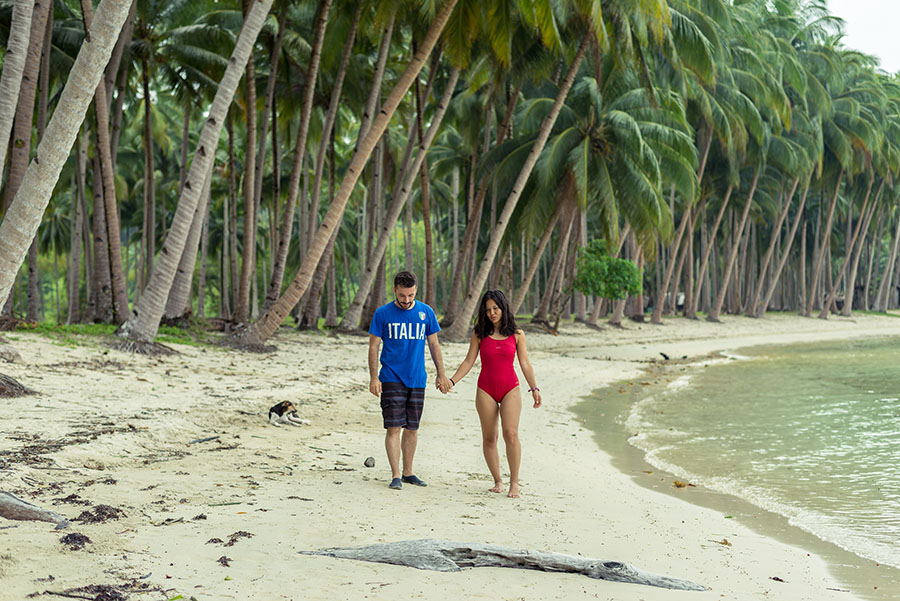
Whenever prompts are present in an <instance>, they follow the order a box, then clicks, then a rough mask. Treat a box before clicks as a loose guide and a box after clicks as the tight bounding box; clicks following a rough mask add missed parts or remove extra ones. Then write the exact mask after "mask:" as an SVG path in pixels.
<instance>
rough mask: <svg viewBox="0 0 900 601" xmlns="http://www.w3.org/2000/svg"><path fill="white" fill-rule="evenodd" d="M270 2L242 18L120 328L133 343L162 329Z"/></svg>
mask: <svg viewBox="0 0 900 601" xmlns="http://www.w3.org/2000/svg"><path fill="white" fill-rule="evenodd" d="M107 1H108V0H107ZM272 2H273V0H256V1H255V2H254V3H253V6H252V7H251V9H250V11H249V13H248V14H247V18H246V19H245V21H244V27H243V28H242V29H241V33H240V36H239V37H238V40H237V43H236V44H235V46H234V51H233V52H232V55H231V59H230V60H229V61H228V67H227V68H226V69H225V74H224V75H223V76H222V81H221V82H220V83H219V88H218V90H217V91H216V96H215V99H214V100H213V103H212V106H211V107H210V110H209V116H208V117H207V118H206V122H205V124H204V126H203V130H202V131H201V132H200V139H199V140H198V142H197V151H196V152H195V153H194V158H193V160H192V161H191V170H190V173H189V174H188V179H187V182H186V183H185V185H184V191H183V192H182V194H181V199H180V200H179V201H178V208H177V209H176V210H175V217H174V218H173V220H172V228H171V229H170V231H169V235H168V236H167V237H166V241H165V243H164V244H163V249H162V251H161V252H160V258H159V262H158V264H157V266H156V268H155V269H154V270H153V275H152V276H151V278H150V282H149V283H148V284H147V288H146V289H145V290H144V294H143V295H142V296H141V300H140V302H139V303H138V306H137V307H136V308H135V315H134V316H133V317H132V318H131V319H129V320H128V321H127V322H125V323H124V324H123V325H122V327H120V328H119V331H118V335H119V336H121V337H123V338H126V339H128V340H129V341H131V342H136V343H151V342H153V339H154V338H155V337H156V332H157V331H158V330H159V320H160V318H161V317H162V315H163V312H164V311H165V307H166V299H167V298H168V296H169V289H170V288H171V287H172V281H173V280H174V279H175V271H176V269H177V267H178V263H179V262H180V261H181V255H182V253H183V251H184V246H185V242H186V240H187V237H188V232H189V230H190V227H191V222H192V221H193V217H194V212H195V210H196V208H197V203H198V200H199V198H200V194H201V192H202V191H203V182H204V180H205V179H206V175H207V171H208V170H209V167H210V164H211V163H212V161H213V160H214V158H215V149H216V147H217V146H218V143H219V133H220V132H221V130H222V124H223V123H224V122H225V116H226V114H227V113H228V107H229V106H230V105H231V101H232V99H233V98H234V93H235V90H236V89H237V86H238V83H239V82H240V80H241V74H242V72H243V70H244V67H245V66H246V64H247V60H248V58H249V57H250V49H251V48H252V46H253V44H254V43H255V42H256V37H257V36H258V35H259V31H260V29H262V26H263V24H264V23H265V19H266V15H267V14H268V13H269V8H270V7H271V6H272Z"/></svg>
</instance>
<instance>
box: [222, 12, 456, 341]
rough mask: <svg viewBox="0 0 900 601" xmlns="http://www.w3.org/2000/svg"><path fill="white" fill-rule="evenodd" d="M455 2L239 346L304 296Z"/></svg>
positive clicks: (267, 330)
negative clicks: (284, 281)
mask: <svg viewBox="0 0 900 601" xmlns="http://www.w3.org/2000/svg"><path fill="white" fill-rule="evenodd" d="M456 3H457V0H448V1H447V2H446V3H445V4H444V5H443V6H442V7H441V10H440V12H439V13H438V14H437V15H435V18H434V20H433V21H432V23H431V26H430V27H429V29H428V32H427V33H426V34H425V36H424V37H423V38H422V40H421V42H420V45H419V47H418V48H417V49H416V52H415V54H414V55H413V58H412V59H411V60H410V62H409V64H408V65H407V68H406V70H405V71H404V72H403V74H402V75H401V76H400V78H399V79H398V80H397V83H396V84H395V86H394V89H393V90H392V91H391V93H390V95H389V96H388V97H387V98H386V99H385V101H384V103H383V104H382V106H381V110H380V112H379V113H378V115H377V116H376V117H375V119H374V120H373V121H372V126H371V127H370V129H369V131H368V132H367V133H366V135H365V136H364V137H363V140H362V142H361V143H360V144H359V147H358V149H357V151H356V152H355V154H354V156H353V159H352V160H351V161H350V165H349V166H348V168H347V172H346V174H345V175H344V178H343V180H342V181H341V185H340V187H339V188H338V190H337V192H336V193H335V196H334V199H333V200H332V201H331V205H330V206H329V208H328V212H327V213H326V215H325V218H324V219H323V221H322V224H321V225H320V226H319V229H318V231H317V232H316V236H315V238H314V239H313V241H312V244H311V245H310V247H309V249H308V251H307V254H306V256H305V257H304V258H303V262H302V264H301V266H300V269H299V270H298V272H297V274H296V276H295V277H294V279H293V281H292V282H291V284H290V285H289V286H288V289H287V290H286V291H285V292H284V294H282V295H281V297H280V298H279V299H278V301H276V302H275V303H274V304H273V305H272V306H271V307H270V308H269V309H268V310H267V311H266V312H265V313H263V314H262V315H261V316H260V318H259V319H258V320H257V321H256V322H255V323H253V324H252V325H251V326H250V327H248V328H244V329H240V330H238V331H236V332H235V334H234V336H235V337H236V338H237V339H238V340H240V341H241V343H242V344H244V345H247V346H250V347H253V346H256V345H262V344H263V343H265V341H266V340H268V338H269V337H270V336H271V335H272V334H274V333H275V330H276V329H277V328H278V326H279V325H280V324H281V322H282V321H283V320H284V318H285V317H286V316H287V314H288V313H289V312H290V310H291V309H292V308H293V307H294V306H295V305H296V304H297V302H298V301H299V300H300V297H301V296H303V293H304V292H306V289H307V287H308V286H309V283H310V280H311V279H312V276H313V273H314V272H315V270H316V267H317V266H318V263H319V260H320V259H321V257H322V253H323V252H324V250H325V246H326V245H327V244H328V240H329V238H330V237H331V233H332V231H334V229H335V228H336V227H338V225H339V223H340V221H341V217H342V216H343V213H344V209H345V208H346V206H347V201H348V200H349V199H350V194H351V193H352V192H353V188H354V186H355V185H356V182H357V180H358V179H359V176H360V175H361V174H362V170H363V168H364V167H365V164H366V163H367V162H368V160H369V157H370V156H371V155H372V150H373V149H374V147H375V144H377V143H378V140H379V139H380V138H381V136H382V135H383V134H384V131H385V129H386V128H387V125H388V122H389V121H390V119H391V117H392V116H393V114H394V111H396V110H397V107H398V106H399V104H400V101H401V100H402V98H403V96H405V95H406V92H407V91H408V90H409V88H410V87H411V86H412V83H413V81H414V80H415V79H416V77H418V75H419V71H421V69H422V67H423V66H424V65H425V61H426V60H427V59H428V56H429V55H430V54H431V51H432V49H433V48H434V45H435V44H436V43H437V41H438V38H439V37H440V34H441V31H443V29H444V26H445V25H446V24H447V21H448V20H449V18H450V14H451V13H452V12H453V9H454V7H455V6H456Z"/></svg>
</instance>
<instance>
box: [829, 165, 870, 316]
mask: <svg viewBox="0 0 900 601" xmlns="http://www.w3.org/2000/svg"><path fill="white" fill-rule="evenodd" d="M874 183H875V175H874V174H872V175H871V176H870V177H869V185H868V186H867V188H866V196H865V199H864V200H863V206H862V208H861V209H860V210H859V219H857V220H856V227H855V228H854V230H853V235H852V237H851V238H850V241H849V242H848V243H847V247H846V249H845V251H844V268H843V269H842V270H841V274H840V276H839V277H837V278H835V279H834V283H833V284H832V286H831V289H830V290H829V291H828V296H827V297H826V300H825V304H824V305H822V310H821V311H819V319H828V313H829V312H830V311H831V306H832V305H833V304H834V299H835V297H836V296H837V289H838V287H840V285H841V282H842V281H843V282H845V283H844V290H845V296H846V289H847V288H848V287H852V286H853V282H852V281H850V280H849V279H848V277H849V275H850V274H849V269H850V264H851V263H852V260H853V252H854V250H855V246H856V241H857V240H858V239H859V233H860V231H862V225H863V221H865V217H864V216H865V215H866V214H867V213H868V209H869V200H870V198H871V194H872V184H874ZM852 218H853V203H852V202H851V203H850V207H849V208H848V211H847V223H848V225H849V223H850V219H852ZM848 233H849V231H848ZM845 237H846V236H845Z"/></svg>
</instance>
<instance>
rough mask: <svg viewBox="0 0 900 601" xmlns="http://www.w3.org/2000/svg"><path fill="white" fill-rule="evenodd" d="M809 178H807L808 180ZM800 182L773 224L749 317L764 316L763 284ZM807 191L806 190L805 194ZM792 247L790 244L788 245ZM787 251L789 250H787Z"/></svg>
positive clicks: (794, 186)
mask: <svg viewBox="0 0 900 601" xmlns="http://www.w3.org/2000/svg"><path fill="white" fill-rule="evenodd" d="M808 181H809V180H807V182H808ZM799 183H800V178H799V177H796V178H794V183H793V184H791V191H790V192H788V195H787V196H786V197H785V199H784V206H783V207H782V209H781V212H780V213H779V214H778V219H777V220H776V222H775V225H773V226H772V239H771V240H769V248H768V249H766V256H765V258H763V262H762V265H761V266H760V268H759V279H758V280H757V282H756V291H755V293H754V294H753V299H752V300H751V301H750V306H749V307H747V316H748V317H762V314H764V313H765V308H764V307H760V306H759V299H760V297H761V296H762V290H763V286H764V285H765V282H766V274H767V272H768V269H769V263H770V262H771V261H772V257H773V256H774V255H775V244H776V243H777V242H778V232H780V231H781V226H782V225H784V220H785V218H786V217H787V214H788V211H789V210H790V208H791V201H792V200H793V198H794V192H796V191H797V185H798V184H799ZM808 186H809V184H808V183H807V190H809V187H808ZM805 194H806V192H805V191H804V195H805ZM799 219H800V215H799V214H798V215H797V220H798V221H799ZM795 223H796V222H795ZM791 235H792V236H793V234H791ZM788 249H790V246H789V247H788ZM785 252H787V251H785ZM775 281H777V278H776V279H775V280H773V284H772V285H770V286H769V288H772V287H773V286H774V282H775Z"/></svg>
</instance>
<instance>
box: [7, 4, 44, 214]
mask: <svg viewBox="0 0 900 601" xmlns="http://www.w3.org/2000/svg"><path fill="white" fill-rule="evenodd" d="M40 4H43V5H44V7H46V6H48V5H49V4H50V2H49V0H48V1H44V0H41V2H40ZM41 10H44V9H43V8H42V7H41V6H36V5H35V0H16V2H15V4H14V5H13V9H12V18H11V20H10V24H9V39H8V40H7V42H6V56H5V58H4V59H3V71H2V74H0V140H3V141H4V142H3V143H2V144H0V174H2V173H3V172H4V169H5V167H6V150H7V144H6V142H5V141H6V140H9V133H10V131H11V130H12V126H13V119H14V118H15V116H16V105H17V102H18V100H19V89H20V88H21V86H22V74H23V72H24V71H25V59H26V58H27V56H28V46H29V44H28V41H29V37H30V35H31V19H32V15H33V13H37V12H38V11H41ZM45 12H46V11H45ZM5 210H6V204H5V202H4V200H3V199H0V213H3V212H4V211H5Z"/></svg>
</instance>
